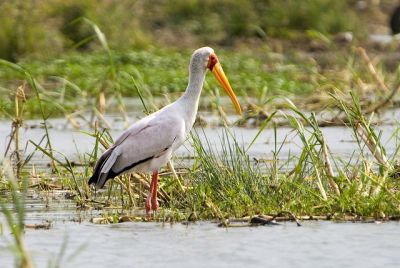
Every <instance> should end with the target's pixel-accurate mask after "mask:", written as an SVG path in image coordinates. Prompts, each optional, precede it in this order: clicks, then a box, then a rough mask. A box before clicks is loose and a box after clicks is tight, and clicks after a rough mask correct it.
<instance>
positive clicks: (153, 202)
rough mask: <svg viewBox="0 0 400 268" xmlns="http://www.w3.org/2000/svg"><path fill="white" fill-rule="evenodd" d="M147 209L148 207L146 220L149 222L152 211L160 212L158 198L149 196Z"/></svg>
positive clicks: (146, 203) (146, 204)
mask: <svg viewBox="0 0 400 268" xmlns="http://www.w3.org/2000/svg"><path fill="white" fill-rule="evenodd" d="M145 207H146V219H147V220H149V219H150V216H151V213H150V212H151V211H153V212H157V210H158V207H159V206H158V201H157V197H155V198H154V196H153V197H150V196H148V197H147V198H146V202H145Z"/></svg>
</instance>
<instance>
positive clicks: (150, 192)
mask: <svg viewBox="0 0 400 268" xmlns="http://www.w3.org/2000/svg"><path fill="white" fill-rule="evenodd" d="M153 189H154V178H151V182H150V187H149V193H148V194H147V197H146V203H145V206H146V216H147V217H148V218H149V217H150V210H151V198H152V196H153Z"/></svg>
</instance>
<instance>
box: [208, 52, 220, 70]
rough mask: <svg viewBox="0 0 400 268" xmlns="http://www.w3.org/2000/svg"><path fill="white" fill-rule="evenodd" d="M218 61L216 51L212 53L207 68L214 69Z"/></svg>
mask: <svg viewBox="0 0 400 268" xmlns="http://www.w3.org/2000/svg"><path fill="white" fill-rule="evenodd" d="M217 62H218V58H217V55H215V54H214V53H212V54H211V55H210V57H209V58H208V64H207V68H208V69H210V71H212V70H213V68H214V66H215V64H217Z"/></svg>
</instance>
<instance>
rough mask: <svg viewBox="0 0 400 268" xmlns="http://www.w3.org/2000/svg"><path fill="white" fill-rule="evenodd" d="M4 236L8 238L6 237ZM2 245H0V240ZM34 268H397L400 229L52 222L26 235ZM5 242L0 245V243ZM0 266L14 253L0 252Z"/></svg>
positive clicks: (356, 225)
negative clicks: (56, 266)
mask: <svg viewBox="0 0 400 268" xmlns="http://www.w3.org/2000/svg"><path fill="white" fill-rule="evenodd" d="M6 237H7V238H9V239H10V237H9V235H6ZM0 241H2V240H0ZM25 241H26V245H27V248H28V249H29V250H30V251H31V254H32V256H33V260H34V263H35V264H36V265H37V267H46V265H47V263H48V262H49V260H53V261H54V260H55V259H56V256H57V255H58V253H59V252H60V250H61V248H62V245H63V243H66V249H67V250H66V252H65V254H64V256H63V258H62V259H61V267H87V268H89V267H95V268H99V267H248V266H250V267H261V266H267V267H282V268H283V267H398V264H399V263H400V255H399V254H398V253H399V252H400V224H399V223H397V222H389V223H382V224H366V223H333V222H324V221H322V222H304V223H303V226H302V227H297V226H296V224H295V223H291V222H287V223H283V224H282V225H280V226H263V227H243V228H229V229H226V228H218V227H217V225H216V224H215V223H211V222H198V223H195V224H191V225H188V226H187V225H184V224H181V223H175V224H163V223H145V222H143V223H141V222H129V223H119V224H114V225H95V224H91V223H89V222H83V223H75V222H71V221H66V222H62V221H57V222H55V223H54V225H53V227H52V228H51V229H50V230H27V231H26V234H25ZM3 245H4V243H3V241H2V242H0V246H3ZM0 260H1V267H13V256H12V254H11V253H10V252H9V251H6V250H4V249H2V250H0Z"/></svg>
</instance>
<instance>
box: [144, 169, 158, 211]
mask: <svg viewBox="0 0 400 268" xmlns="http://www.w3.org/2000/svg"><path fill="white" fill-rule="evenodd" d="M157 189H158V171H156V172H154V173H153V176H152V178H151V182H150V187H149V194H148V195H147V198H146V203H145V206H146V216H147V218H150V210H151V209H153V210H154V211H156V210H157V209H158V202H157Z"/></svg>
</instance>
